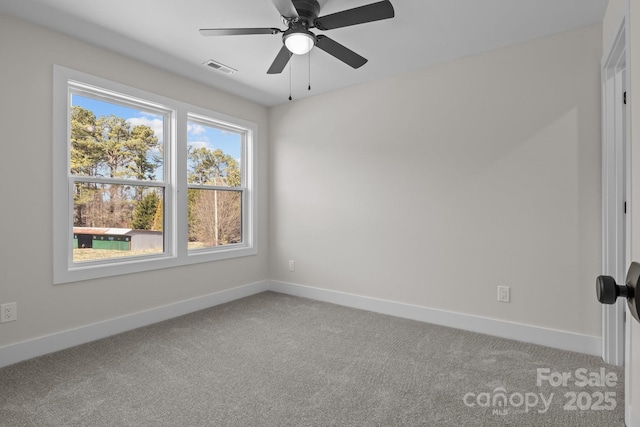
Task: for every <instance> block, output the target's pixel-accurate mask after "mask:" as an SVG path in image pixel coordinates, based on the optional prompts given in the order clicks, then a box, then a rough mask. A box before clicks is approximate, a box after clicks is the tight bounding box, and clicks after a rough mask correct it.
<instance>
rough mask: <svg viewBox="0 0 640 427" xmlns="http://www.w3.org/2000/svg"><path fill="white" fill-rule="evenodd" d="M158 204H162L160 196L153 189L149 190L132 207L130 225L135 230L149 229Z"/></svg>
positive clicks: (152, 223) (151, 226)
mask: <svg viewBox="0 0 640 427" xmlns="http://www.w3.org/2000/svg"><path fill="white" fill-rule="evenodd" d="M158 206H162V201H161V200H160V197H158V194H157V193H156V192H155V191H149V192H148V193H147V194H146V195H145V196H144V197H143V198H142V200H141V201H139V202H138V203H137V204H136V207H135V208H134V209H133V220H132V221H131V227H132V228H135V229H137V230H151V229H152V228H153V225H154V219H155V216H156V213H157V211H158Z"/></svg>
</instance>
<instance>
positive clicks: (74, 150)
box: [70, 106, 162, 228]
mask: <svg viewBox="0 0 640 427" xmlns="http://www.w3.org/2000/svg"><path fill="white" fill-rule="evenodd" d="M161 152H162V150H161V147H159V144H158V138H157V137H156V136H155V134H154V132H153V130H152V129H151V128H150V127H148V126H144V125H138V126H135V127H134V128H133V129H131V125H130V123H129V122H127V120H125V119H124V118H122V117H117V116H115V115H109V116H101V117H98V118H96V116H95V114H94V113H93V112H91V111H89V110H87V109H84V108H82V107H79V106H74V107H72V110H71V165H70V169H71V171H70V172H71V173H72V174H74V175H85V176H96V177H99V176H100V177H109V178H123V179H132V178H133V179H135V180H137V181H142V180H148V179H155V175H154V173H155V171H156V170H157V168H158V167H159V166H161V164H162V159H161ZM144 193H145V191H144V187H143V186H140V185H121V184H100V183H98V182H93V183H92V182H87V183H85V182H82V183H77V184H76V188H75V195H74V204H75V217H74V225H81V226H94V227H121V228H128V227H133V228H136V226H135V225H134V224H133V220H134V218H133V216H134V211H136V210H138V211H140V210H143V209H146V207H144V206H141V207H140V208H138V207H137V204H139V203H141V202H142V200H143V198H144ZM156 197H158V196H157V194H156ZM147 202H149V201H147ZM155 212H156V209H155V207H154V210H153V214H155ZM136 215H138V217H137V218H136V225H140V224H142V225H144V226H148V227H150V226H151V222H144V221H143V222H140V221H142V220H141V219H140V214H136ZM152 219H153V218H152Z"/></svg>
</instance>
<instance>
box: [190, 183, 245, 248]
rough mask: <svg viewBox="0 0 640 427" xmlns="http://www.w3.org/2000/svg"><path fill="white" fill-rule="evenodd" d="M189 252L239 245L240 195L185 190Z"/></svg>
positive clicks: (240, 232) (218, 191)
mask: <svg viewBox="0 0 640 427" xmlns="http://www.w3.org/2000/svg"><path fill="white" fill-rule="evenodd" d="M188 198H189V206H188V207H189V249H201V248H210V247H214V246H221V245H229V244H233V243H242V192H241V191H223V190H204V189H196V188H190V189H189V197H188Z"/></svg>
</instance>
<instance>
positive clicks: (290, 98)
mask: <svg viewBox="0 0 640 427" xmlns="http://www.w3.org/2000/svg"><path fill="white" fill-rule="evenodd" d="M292 62H293V61H289V101H291V100H292V99H293V98H292V97H291V63H292Z"/></svg>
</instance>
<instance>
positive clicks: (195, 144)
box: [189, 141, 209, 148]
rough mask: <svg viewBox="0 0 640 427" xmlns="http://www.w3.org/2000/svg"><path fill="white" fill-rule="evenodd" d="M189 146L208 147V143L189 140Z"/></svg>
mask: <svg viewBox="0 0 640 427" xmlns="http://www.w3.org/2000/svg"><path fill="white" fill-rule="evenodd" d="M189 146H190V147H193V148H202V147H205V148H209V143H207V142H205V141H189Z"/></svg>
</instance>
